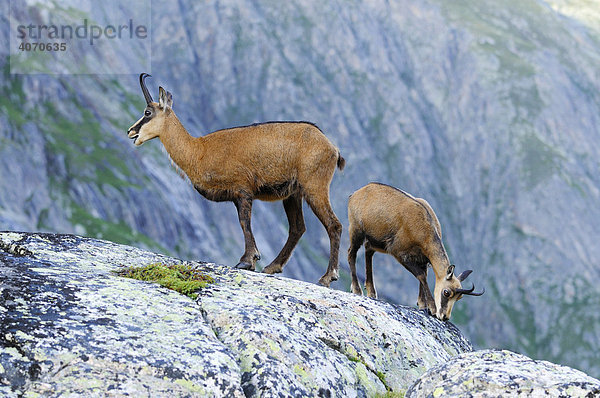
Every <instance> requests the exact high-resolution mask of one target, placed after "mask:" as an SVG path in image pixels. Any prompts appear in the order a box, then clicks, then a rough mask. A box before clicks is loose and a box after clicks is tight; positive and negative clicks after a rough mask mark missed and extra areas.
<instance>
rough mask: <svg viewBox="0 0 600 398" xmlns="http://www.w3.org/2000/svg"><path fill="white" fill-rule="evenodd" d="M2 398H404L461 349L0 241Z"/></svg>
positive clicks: (260, 283) (249, 276) (126, 251)
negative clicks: (396, 396) (185, 289)
mask: <svg viewBox="0 0 600 398" xmlns="http://www.w3.org/2000/svg"><path fill="white" fill-rule="evenodd" d="M0 249H1V251H0V278H2V285H1V286H0V325H1V328H2V329H1V330H0V394H5V395H8V396H12V395H15V396H20V395H24V396H35V394H42V395H51V396H58V395H68V394H72V395H74V396H78V395H79V396H104V395H110V396H124V395H127V394H129V395H131V396H217V397H221V396H222V397H236V396H237V397H242V396H250V397H254V396H261V397H271V396H290V395H292V396H307V397H308V396H311V397H312V396H345V397H354V396H360V397H366V396H369V397H371V396H376V395H377V394H381V395H384V394H386V393H387V392H389V391H393V392H397V393H402V392H404V391H405V390H406V389H407V388H408V386H409V385H410V384H412V383H413V382H414V381H415V380H416V379H417V377H419V376H420V375H421V374H423V373H424V372H425V371H426V370H427V369H429V368H430V367H432V366H434V365H436V364H440V363H444V362H447V361H449V360H450V358H452V357H453V356H456V355H458V354H460V353H463V352H468V351H470V350H471V349H472V348H471V345H470V343H469V342H468V341H467V340H466V339H465V338H464V336H462V334H461V333H460V331H459V330H458V329H457V328H456V327H454V326H453V325H452V324H450V323H442V322H440V321H438V320H436V319H435V318H433V317H431V316H429V315H426V314H425V313H424V312H421V311H418V310H417V309H415V308H408V307H401V306H395V305H391V304H388V303H385V302H381V301H376V300H372V299H368V298H365V297H361V296H357V295H353V294H350V293H344V292H339V291H335V290H330V289H326V288H323V287H321V286H317V285H313V284H309V283H306V282H302V281H297V280H291V279H287V278H283V277H273V276H266V275H263V274H257V273H252V272H247V271H239V270H235V269H231V268H228V267H224V266H219V265H215V264H207V263H194V264H195V265H196V266H197V267H199V268H201V269H202V270H204V271H205V272H207V273H208V274H210V275H212V276H213V277H214V278H215V282H214V283H213V284H211V285H209V286H208V287H206V288H205V289H203V290H202V291H201V292H200V296H199V297H198V299H197V302H194V301H193V300H192V299H189V298H187V297H185V296H182V295H180V294H179V293H176V292H173V291H170V290H167V289H165V288H161V287H159V286H158V285H156V284H153V283H147V282H140V281H135V280H130V279H125V278H121V277H118V276H116V275H114V274H113V273H111V272H110V271H111V270H115V269H118V268H119V267H121V266H141V265H146V264H148V263H153V262H172V261H179V260H176V259H172V258H169V257H165V256H162V255H156V254H153V253H150V252H147V251H144V250H140V249H136V248H133V247H129V246H124V245H118V244H114V243H111V242H108V241H101V240H94V239H87V238H81V237H77V236H72V235H54V234H27V233H15V232H5V233H0Z"/></svg>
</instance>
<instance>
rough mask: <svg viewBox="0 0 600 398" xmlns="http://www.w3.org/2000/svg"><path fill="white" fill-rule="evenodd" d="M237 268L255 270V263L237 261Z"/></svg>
mask: <svg viewBox="0 0 600 398" xmlns="http://www.w3.org/2000/svg"><path fill="white" fill-rule="evenodd" d="M235 268H237V269H246V270H250V271H254V264H250V263H248V262H246V261H240V262H239V263H237V265H236V266H235Z"/></svg>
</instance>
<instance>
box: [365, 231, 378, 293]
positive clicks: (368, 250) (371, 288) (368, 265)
mask: <svg viewBox="0 0 600 398" xmlns="http://www.w3.org/2000/svg"><path fill="white" fill-rule="evenodd" d="M373 254H375V250H373V248H372V247H371V245H370V244H369V243H368V242H367V244H365V273H366V274H367V275H366V276H367V280H366V281H365V287H366V288H367V296H369V297H371V298H377V291H376V290H375V284H374V283H373Z"/></svg>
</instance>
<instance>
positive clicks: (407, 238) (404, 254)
mask: <svg viewBox="0 0 600 398" xmlns="http://www.w3.org/2000/svg"><path fill="white" fill-rule="evenodd" d="M348 219H349V221H350V226H349V232H350V248H349V249H348V263H349V264H350V271H351V272H352V286H351V288H352V292H354V293H356V294H362V289H361V287H360V284H359V282H358V278H357V276H356V253H357V251H358V249H360V247H361V246H362V245H363V243H364V244H365V263H366V282H365V286H366V288H367V295H368V296H369V297H373V298H377V292H376V291H375V285H374V284H373V254H374V253H375V252H376V251H378V252H381V253H388V254H390V255H392V256H394V258H395V259H396V260H398V262H399V263H400V264H402V265H403V266H404V267H405V268H406V269H407V270H408V271H410V273H412V274H413V275H414V276H415V277H416V278H417V279H418V280H419V298H418V300H417V305H418V306H419V308H421V309H425V308H427V309H428V310H429V312H430V313H431V314H432V315H435V316H436V317H437V318H438V319H440V320H443V321H447V320H448V319H450V315H451V313H452V307H453V306H454V303H455V302H456V301H457V300H459V299H460V298H462V296H463V295H471V296H481V295H482V294H483V293H484V292H481V293H474V292H473V290H475V286H473V287H471V288H470V289H462V286H461V282H462V281H464V280H465V279H466V278H467V276H469V274H470V273H471V272H472V270H467V271H464V272H463V273H461V274H460V275H458V276H455V275H454V265H451V264H450V260H448V255H447V254H446V249H445V248H444V245H443V243H442V228H441V226H440V222H439V221H438V218H437V216H436V215H435V213H434V212H433V209H432V208H431V206H430V205H429V203H427V201H426V200H425V199H421V198H415V197H413V196H411V195H409V194H407V193H406V192H403V191H401V190H399V189H397V188H394V187H391V186H389V185H385V184H379V183H370V184H367V185H365V186H364V187H362V188H360V189H359V190H357V191H356V192H354V193H353V194H352V195H351V196H350V199H349V200H348ZM428 264H431V266H432V268H433V272H434V273H435V288H434V296H435V299H434V298H433V297H432V295H431V291H430V290H429V286H428V284H427V267H428Z"/></svg>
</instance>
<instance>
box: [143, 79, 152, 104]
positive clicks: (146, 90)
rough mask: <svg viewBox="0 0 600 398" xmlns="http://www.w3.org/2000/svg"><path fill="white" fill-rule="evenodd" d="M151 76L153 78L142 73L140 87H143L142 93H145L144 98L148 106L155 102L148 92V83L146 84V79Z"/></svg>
mask: <svg viewBox="0 0 600 398" xmlns="http://www.w3.org/2000/svg"><path fill="white" fill-rule="evenodd" d="M150 76H152V75H149V74H147V73H142V74H141V75H140V87H142V92H143V93H144V98H146V103H147V104H150V103H151V102H153V99H152V96H151V95H150V93H149V92H148V88H147V87H146V83H145V82H144V79H146V78H147V77H150Z"/></svg>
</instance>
